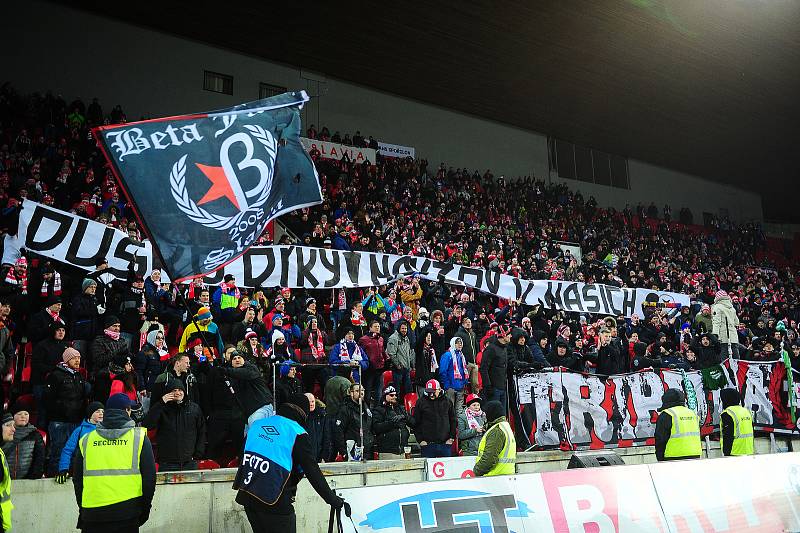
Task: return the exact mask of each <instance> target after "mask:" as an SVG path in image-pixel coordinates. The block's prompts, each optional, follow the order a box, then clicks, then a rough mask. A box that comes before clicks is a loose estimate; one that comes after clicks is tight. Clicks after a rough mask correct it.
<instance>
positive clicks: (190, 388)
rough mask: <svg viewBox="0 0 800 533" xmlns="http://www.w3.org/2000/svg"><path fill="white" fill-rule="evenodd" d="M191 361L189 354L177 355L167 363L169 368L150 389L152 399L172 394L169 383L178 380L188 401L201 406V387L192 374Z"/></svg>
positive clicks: (157, 378)
mask: <svg viewBox="0 0 800 533" xmlns="http://www.w3.org/2000/svg"><path fill="white" fill-rule="evenodd" d="M190 361H191V359H190V357H189V354H186V353H177V354H175V355H174V356H173V357H172V359H170V360H169V362H168V363H167V367H166V368H165V369H164V371H163V372H162V373H161V374H159V375H158V376H157V377H156V380H155V382H154V383H153V386H152V387H151V388H150V394H151V397H152V399H155V400H157V399H158V398H161V397H162V396H164V395H165V394H167V393H169V392H171V391H170V390H169V389H167V383H169V382H170V381H171V380H172V379H173V378H177V379H179V380H181V382H183V392H184V394H185V395H186V396H187V399H189V400H191V401H193V402H194V403H196V404H198V405H199V403H200V387H199V385H198V383H197V377H196V376H195V375H194V373H193V372H192V369H191V362H190Z"/></svg>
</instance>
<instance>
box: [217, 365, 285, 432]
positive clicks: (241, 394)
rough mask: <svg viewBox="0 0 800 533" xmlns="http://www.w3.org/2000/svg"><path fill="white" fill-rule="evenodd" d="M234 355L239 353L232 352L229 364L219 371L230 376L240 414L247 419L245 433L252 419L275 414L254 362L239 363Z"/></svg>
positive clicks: (266, 388) (271, 399)
mask: <svg viewBox="0 0 800 533" xmlns="http://www.w3.org/2000/svg"><path fill="white" fill-rule="evenodd" d="M236 355H241V354H238V353H237V354H234V357H233V358H232V359H231V366H230V367H226V366H222V367H220V371H221V372H222V375H223V376H225V377H228V378H230V381H231V386H232V387H233V390H234V394H235V396H236V398H237V399H238V402H239V406H240V407H241V410H242V414H244V416H245V418H246V420H247V424H246V425H245V434H247V428H248V427H250V424H252V423H253V422H254V421H256V420H260V419H262V418H267V417H268V416H272V415H273V414H275V408H274V405H273V403H274V399H273V396H272V393H271V392H270V390H269V388H268V387H267V382H266V381H265V380H264V377H263V376H262V375H261V371H260V370H259V369H258V367H257V366H256V365H255V364H254V363H252V362H250V361H244V360H243V362H242V364H239V361H238V360H237V359H238V358H237V357H236Z"/></svg>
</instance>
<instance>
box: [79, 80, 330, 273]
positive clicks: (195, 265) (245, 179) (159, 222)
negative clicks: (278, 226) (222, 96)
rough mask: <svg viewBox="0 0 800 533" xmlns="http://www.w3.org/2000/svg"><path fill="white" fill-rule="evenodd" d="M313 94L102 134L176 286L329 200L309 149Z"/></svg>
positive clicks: (123, 126)
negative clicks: (305, 139)
mask: <svg viewBox="0 0 800 533" xmlns="http://www.w3.org/2000/svg"><path fill="white" fill-rule="evenodd" d="M307 101H308V96H307V95H306V93H305V92H302V91H301V92H294V93H284V94H281V95H278V96H273V97H271V98H266V99H263V100H258V101H256V102H250V103H247V104H242V105H240V106H236V107H233V108H229V109H223V110H220V111H214V112H210V113H203V114H196V115H183V116H177V117H169V118H165V119H155V120H145V121H141V122H132V123H128V124H118V125H114V126H103V127H100V128H97V129H96V130H95V134H96V135H97V138H98V140H99V141H100V146H101V148H102V149H103V152H104V153H105V156H106V158H107V159H108V161H109V162H110V163H111V165H112V166H113V168H114V171H115V173H116V175H117V178H118V180H119V181H120V183H121V184H122V187H123V189H124V190H125V194H126V195H127V197H128V199H129V200H130V201H131V202H132V203H133V206H134V208H135V209H136V211H137V212H138V214H139V216H140V218H141V221H142V224H144V226H145V231H146V233H147V234H148V235H149V236H150V238H151V240H152V244H153V247H154V248H155V249H157V251H158V252H159V255H160V256H161V259H162V261H163V263H164V265H163V266H164V268H165V269H166V271H167V273H168V274H169V275H170V276H171V277H172V278H173V280H174V281H180V280H182V279H186V278H189V277H193V276H198V275H201V274H207V273H210V272H213V271H215V270H217V269H219V268H220V267H222V266H224V265H225V264H227V263H230V262H231V261H233V260H234V259H236V258H237V257H239V256H241V255H242V254H244V252H245V251H246V250H247V249H248V248H249V247H250V246H252V245H253V244H254V243H255V242H256V240H257V239H258V237H259V236H261V234H262V233H263V231H264V229H265V227H266V225H267V222H269V221H270V220H272V219H273V218H275V217H277V216H279V215H281V214H282V213H286V212H289V211H293V210H295V209H299V208H301V207H305V206H309V205H314V204H319V203H321V202H322V192H321V191H320V187H319V176H318V175H317V171H316V169H315V168H314V164H313V163H312V162H311V158H310V157H309V156H308V154H307V153H306V152H305V150H304V149H303V146H302V145H301V144H300V132H301V126H300V109H301V108H302V106H303V104H304V103H305V102H307Z"/></svg>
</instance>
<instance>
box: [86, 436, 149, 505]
mask: <svg viewBox="0 0 800 533" xmlns="http://www.w3.org/2000/svg"><path fill="white" fill-rule="evenodd" d="M146 432H147V430H146V429H145V428H131V429H130V431H128V432H127V433H125V434H124V435H122V436H121V437H119V438H118V439H113V440H112V439H105V438H103V437H101V436H100V434H99V433H97V430H94V431H92V432H91V433H87V434H86V435H84V436H83V438H82V439H81V444H80V446H81V454H82V455H83V495H82V496H81V507H85V508H93V507H105V506H107V505H113V504H115V503H120V502H124V501H126V500H130V499H132V498H137V497H139V496H141V495H142V473H141V470H140V469H139V458H140V457H141V455H142V446H143V445H144V439H145V438H146V437H147V433H146Z"/></svg>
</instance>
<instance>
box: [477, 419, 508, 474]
mask: <svg viewBox="0 0 800 533" xmlns="http://www.w3.org/2000/svg"><path fill="white" fill-rule="evenodd" d="M492 431H502V432H503V434H504V435H505V437H506V444H505V446H503V450H502V451H501V452H500V458H499V459H498V460H497V463H496V464H495V465H494V466H493V467H492V469H491V470H489V471H488V472H487V473H486V475H487V476H510V475H512V474H514V472H515V469H514V464H515V462H516V460H517V442H516V441H515V440H514V432H513V431H511V425H510V424H509V423H508V422H507V421H506V420H503V421H502V422H500V423H497V424H495V425H493V426H492V427H490V428H489V431H487V432H486V433H485V434H484V435H483V438H482V439H481V443H480V444H479V445H478V459H477V461H480V460H481V457H483V449H484V448H485V447H486V438H487V437H488V436H489V434H490V433H491V432H492ZM476 464H477V462H476Z"/></svg>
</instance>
